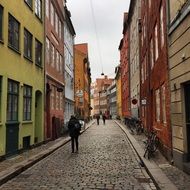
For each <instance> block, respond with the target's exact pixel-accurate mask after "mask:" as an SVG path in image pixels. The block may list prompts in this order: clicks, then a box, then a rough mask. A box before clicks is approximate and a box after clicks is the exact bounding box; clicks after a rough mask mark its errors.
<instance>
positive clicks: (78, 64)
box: [74, 43, 91, 121]
mask: <svg viewBox="0 0 190 190" xmlns="http://www.w3.org/2000/svg"><path fill="white" fill-rule="evenodd" d="M74 51H75V69H74V70H75V114H76V115H77V117H78V118H80V119H83V120H84V121H88V120H89V118H90V108H91V106H90V85H91V71H90V63H89V59H88V44H87V43H84V44H76V45H75V48H74Z"/></svg>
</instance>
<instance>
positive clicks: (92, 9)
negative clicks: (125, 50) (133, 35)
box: [67, 0, 130, 81]
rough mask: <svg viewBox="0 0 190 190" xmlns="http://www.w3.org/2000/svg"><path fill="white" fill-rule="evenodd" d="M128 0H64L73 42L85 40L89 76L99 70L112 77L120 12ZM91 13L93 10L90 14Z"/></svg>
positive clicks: (120, 32) (117, 45) (123, 9)
mask: <svg viewBox="0 0 190 190" xmlns="http://www.w3.org/2000/svg"><path fill="white" fill-rule="evenodd" d="M129 2H130V0H67V7H68V9H69V10H70V12H71V19H72V22H73V26H74V28H75V32H76V38H75V43H76V44H78V43H88V50H89V60H90V66H91V73H92V80H93V81H94V80H95V79H96V78H99V77H101V73H102V70H103V72H104V74H105V75H108V77H114V76H115V75H114V69H115V66H117V65H118V64H119V51H118V47H119V43H120V40H121V38H122V29H123V14H124V12H127V11H128V7H129ZM93 13H94V14H93Z"/></svg>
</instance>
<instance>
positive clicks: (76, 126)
mask: <svg viewBox="0 0 190 190" xmlns="http://www.w3.org/2000/svg"><path fill="white" fill-rule="evenodd" d="M68 129H69V135H70V137H71V148H72V153H74V150H75V145H76V153H77V152H78V137H79V135H80V130H81V124H80V123H79V120H78V119H77V118H76V117H75V116H74V115H72V116H71V118H70V120H69V123H68Z"/></svg>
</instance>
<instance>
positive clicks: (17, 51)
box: [8, 45, 21, 55]
mask: <svg viewBox="0 0 190 190" xmlns="http://www.w3.org/2000/svg"><path fill="white" fill-rule="evenodd" d="M8 47H9V48H10V49H12V50H13V51H14V52H16V53H17V54H19V55H21V52H20V51H19V50H17V49H16V48H14V47H12V46H11V45H8Z"/></svg>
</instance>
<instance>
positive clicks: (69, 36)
mask: <svg viewBox="0 0 190 190" xmlns="http://www.w3.org/2000/svg"><path fill="white" fill-rule="evenodd" d="M70 17H71V14H70V12H69V11H68V10H67V7H65V23H64V62H65V112H64V123H65V124H67V123H68V121H69V119H70V117H71V115H74V37H75V31H74V28H73V25H72V22H71V19H70Z"/></svg>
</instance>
